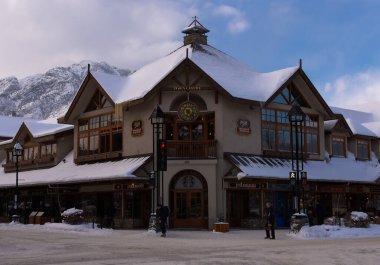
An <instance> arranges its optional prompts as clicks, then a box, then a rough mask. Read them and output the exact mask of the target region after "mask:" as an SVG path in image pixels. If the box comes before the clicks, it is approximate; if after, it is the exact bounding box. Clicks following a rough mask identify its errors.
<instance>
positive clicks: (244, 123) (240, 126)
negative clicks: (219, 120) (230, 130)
mask: <svg viewBox="0 0 380 265" xmlns="http://www.w3.org/2000/svg"><path fill="white" fill-rule="evenodd" d="M236 131H237V133H239V134H250V133H251V123H250V122H249V120H246V119H239V120H238V121H237V127H236Z"/></svg>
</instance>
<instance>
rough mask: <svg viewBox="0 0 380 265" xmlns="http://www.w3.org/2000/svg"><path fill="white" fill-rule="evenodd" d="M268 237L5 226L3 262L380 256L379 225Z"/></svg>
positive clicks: (367, 260)
mask: <svg viewBox="0 0 380 265" xmlns="http://www.w3.org/2000/svg"><path fill="white" fill-rule="evenodd" d="M264 236H265V232H264V231H263V230H234V229H233V230H231V231H230V232H228V233H215V232H211V231H191V230H170V231H169V232H168V236H167V237H166V238H161V237H159V236H157V235H155V234H152V233H149V232H147V231H146V230H112V229H99V228H97V227H96V226H95V229H93V228H92V225H91V224H90V225H76V226H71V225H66V224H50V223H47V224H45V225H21V224H0V264H1V265H5V264H12V265H14V264H23V265H31V264H70V265H75V264H81V265H90V264H91V265H93V264H184V265H192V264H292V265H295V264H345V265H346V264H361V265H364V264H378V262H379V259H380V225H372V226H371V227H370V228H368V229H354V228H342V227H341V228H339V229H338V227H332V226H314V227H310V228H307V229H306V228H305V229H303V230H302V231H301V232H300V233H299V234H297V235H293V234H289V231H288V230H276V240H265V239H264ZM363 236H364V237H365V238H363ZM298 239H306V240H298ZM308 239H312V240H308Z"/></svg>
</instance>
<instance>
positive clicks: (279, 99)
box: [273, 85, 310, 108]
mask: <svg viewBox="0 0 380 265" xmlns="http://www.w3.org/2000/svg"><path fill="white" fill-rule="evenodd" d="M273 102H274V103H278V104H283V105H292V104H294V103H295V102H297V103H298V104H299V105H300V106H302V107H307V108H310V106H309V104H307V102H306V101H305V100H304V98H303V97H302V95H301V94H300V93H299V91H298V89H296V88H295V87H294V86H293V85H290V86H289V87H285V88H284V89H282V91H281V92H280V93H279V94H278V95H277V96H276V97H275V99H274V100H273Z"/></svg>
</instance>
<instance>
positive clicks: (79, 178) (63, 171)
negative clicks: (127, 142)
mask: <svg viewBox="0 0 380 265" xmlns="http://www.w3.org/2000/svg"><path fill="white" fill-rule="evenodd" d="M73 156H74V155H73V151H72V152H70V153H69V154H68V155H67V156H66V157H65V159H64V160H62V161H61V162H60V163H59V164H58V165H56V166H55V167H52V168H47V169H39V170H30V171H22V172H20V173H19V186H30V185H47V184H64V183H76V182H87V181H95V180H110V179H126V178H136V176H135V175H133V173H134V172H135V171H136V170H137V169H139V168H140V167H141V166H142V165H143V164H144V163H145V162H146V161H147V160H148V158H149V156H141V157H135V158H126V159H123V160H120V161H109V162H103V163H92V164H84V165H76V164H75V163H74V162H73V160H74V157H73ZM14 185H15V173H14V172H11V173H5V172H4V171H3V170H0V188H4V187H13V186H14Z"/></svg>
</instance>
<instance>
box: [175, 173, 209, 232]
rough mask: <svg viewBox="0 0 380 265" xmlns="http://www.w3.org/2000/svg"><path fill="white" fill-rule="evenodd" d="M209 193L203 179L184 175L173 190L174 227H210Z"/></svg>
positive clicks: (178, 179)
mask: <svg viewBox="0 0 380 265" xmlns="http://www.w3.org/2000/svg"><path fill="white" fill-rule="evenodd" d="M207 202H208V193H207V187H205V186H204V185H203V184H202V181H201V180H200V179H199V178H198V177H197V176H193V175H183V176H182V177H180V178H177V182H176V183H175V184H174V185H173V187H172V190H171V207H172V216H171V217H172V219H171V221H172V226H173V227H174V228H207V227H208V203H207Z"/></svg>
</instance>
